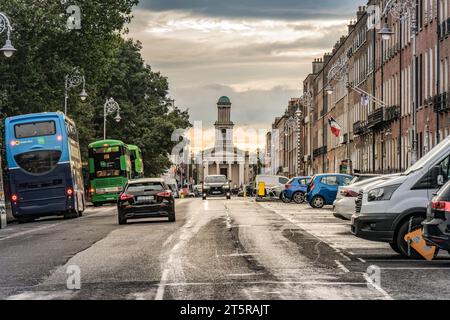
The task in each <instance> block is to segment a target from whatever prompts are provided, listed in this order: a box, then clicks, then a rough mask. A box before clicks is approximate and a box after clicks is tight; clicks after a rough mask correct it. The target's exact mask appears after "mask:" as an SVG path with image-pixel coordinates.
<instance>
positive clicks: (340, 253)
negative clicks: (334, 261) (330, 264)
mask: <svg viewBox="0 0 450 320" xmlns="http://www.w3.org/2000/svg"><path fill="white" fill-rule="evenodd" d="M339 255H340V256H341V257H343V258H344V259H345V260H347V261H352V259H350V258H349V257H347V256H346V255H345V254H343V253H342V252H339Z"/></svg>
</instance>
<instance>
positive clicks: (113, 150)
mask: <svg viewBox="0 0 450 320" xmlns="http://www.w3.org/2000/svg"><path fill="white" fill-rule="evenodd" d="M93 151H94V152H93V154H94V166H95V177H96V178H112V177H120V176H121V173H122V170H121V166H120V157H121V156H122V152H120V147H104V148H98V149H94V150H93Z"/></svg>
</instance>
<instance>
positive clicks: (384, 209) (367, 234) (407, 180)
mask: <svg viewBox="0 0 450 320" xmlns="http://www.w3.org/2000/svg"><path fill="white" fill-rule="evenodd" d="M448 180H450V136H449V137H447V138H446V139H444V140H443V141H442V142H441V143H440V144H438V145H437V146H436V147H435V148H433V149H432V150H431V151H430V152H429V153H427V154H426V155H425V156H424V157H423V158H422V159H420V160H419V161H417V162H416V163H415V164H414V165H413V166H411V167H410V168H409V169H408V170H407V171H405V172H404V173H402V174H401V175H399V176H398V177H396V178H393V179H390V180H388V181H382V182H380V183H377V184H375V185H370V187H368V188H364V189H363V191H362V193H360V194H359V196H358V198H357V200H356V213H355V214H354V215H353V216H352V233H353V234H354V235H355V236H357V237H359V238H363V239H367V240H372V241H378V242H388V243H389V244H390V245H391V248H392V249H393V250H394V251H396V252H398V253H399V254H401V255H403V256H407V257H411V258H414V259H418V258H421V256H420V255H419V254H418V253H417V252H416V251H415V250H414V249H412V248H409V249H410V250H408V244H407V242H406V241H405V240H404V237H405V235H406V234H407V233H409V232H410V231H414V230H416V229H419V228H421V227H422V225H421V224H422V222H423V221H424V220H425V218H426V214H427V206H428V204H429V202H430V200H431V199H432V197H433V194H434V193H435V192H436V191H437V190H438V189H439V188H440V187H441V186H443V185H444V184H445V183H446V182H447V181H448Z"/></svg>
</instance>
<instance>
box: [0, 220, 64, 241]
mask: <svg viewBox="0 0 450 320" xmlns="http://www.w3.org/2000/svg"><path fill="white" fill-rule="evenodd" d="M64 223H66V221H64V222H60V223H53V224H48V225H45V226H42V227H38V228H34V229H30V230H26V231H21V232H17V233H14V234H12V235H10V236H7V237H4V238H1V239H0V241H3V240H8V239H13V238H17V237H20V236H24V235H27V234H30V233H35V232H38V231H42V230H46V229H50V228H53V227H56V226H59V225H61V224H64Z"/></svg>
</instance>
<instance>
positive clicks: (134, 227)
mask: <svg viewBox="0 0 450 320" xmlns="http://www.w3.org/2000/svg"><path fill="white" fill-rule="evenodd" d="M176 212H177V221H176V222H175V223H169V222H167V221H166V220H165V219H156V220H139V221H130V222H129V223H128V224H127V225H125V226H119V225H118V223H117V214H116V210H115V208H114V207H113V206H105V207H101V208H89V209H88V210H87V211H86V212H85V215H84V216H83V217H82V218H78V219H73V220H64V219H61V218H53V219H45V220H39V221H37V222H34V223H29V224H20V225H19V224H12V225H10V226H8V228H7V229H4V230H0V299H150V300H162V299H164V300H167V299H193V300H196V299H226V300H236V299H256V300H260V299H265V300H272V299H345V300H348V299H351V300H353V299H433V300H435V299H450V286H449V281H450V257H449V256H448V254H447V253H445V254H441V255H440V256H439V257H438V259H437V260H435V261H432V262H426V261H418V260H413V261H411V260H405V259H401V258H400V257H399V256H398V255H397V254H396V253H394V252H393V251H392V250H391V249H390V247H389V245H387V244H383V243H374V242H369V241H365V240H361V239H358V238H355V237H354V236H352V235H351V233H350V226H349V222H346V221H342V220H339V219H336V218H334V217H333V215H332V212H331V208H325V209H321V210H316V209H312V208H310V207H309V205H306V204H304V205H297V204H284V203H281V202H255V201H254V199H232V200H229V201H227V200H225V199H211V200H207V201H202V200H201V199H182V200H177V208H176ZM71 266H77V268H79V270H80V271H81V274H80V281H81V282H80V283H81V289H80V290H68V288H67V279H68V277H69V274H68V270H70V268H71ZM371 266H376V267H377V269H373V267H371ZM368 268H369V269H368ZM371 270H378V271H377V272H378V275H379V276H378V277H377V278H372V273H371ZM371 279H376V281H375V282H374V281H372V280H371Z"/></svg>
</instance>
